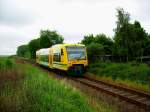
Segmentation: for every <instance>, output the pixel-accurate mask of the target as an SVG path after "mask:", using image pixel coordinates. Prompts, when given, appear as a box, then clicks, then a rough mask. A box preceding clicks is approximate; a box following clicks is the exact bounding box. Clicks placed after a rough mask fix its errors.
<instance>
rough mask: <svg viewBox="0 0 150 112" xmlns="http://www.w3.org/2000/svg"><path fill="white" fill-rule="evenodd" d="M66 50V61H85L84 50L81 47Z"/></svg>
mask: <svg viewBox="0 0 150 112" xmlns="http://www.w3.org/2000/svg"><path fill="white" fill-rule="evenodd" d="M66 48H67V53H68V60H85V59H86V50H85V47H82V46H69V47H66Z"/></svg>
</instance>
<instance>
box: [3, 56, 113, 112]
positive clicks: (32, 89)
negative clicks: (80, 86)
mask: <svg viewBox="0 0 150 112" xmlns="http://www.w3.org/2000/svg"><path fill="white" fill-rule="evenodd" d="M0 65H1V68H0V110H1V112H20V111H23V112H95V111H96V109H95V108H94V107H93V106H91V105H90V103H89V100H88V98H87V96H86V95H85V94H83V93H81V92H80V91H79V90H77V89H75V88H73V87H71V86H70V85H68V84H67V83H65V81H58V80H56V79H54V78H52V77H50V76H49V75H48V74H47V73H46V72H43V71H41V70H39V69H38V68H36V67H33V66H31V65H28V64H16V63H15V62H14V61H11V60H10V59H8V58H0ZM102 105H105V106H103V107H102V112H107V111H106V110H109V112H112V111H113V109H110V108H109V109H107V108H106V109H105V107H107V105H106V104H103V103H102ZM111 110H112V111H111Z"/></svg>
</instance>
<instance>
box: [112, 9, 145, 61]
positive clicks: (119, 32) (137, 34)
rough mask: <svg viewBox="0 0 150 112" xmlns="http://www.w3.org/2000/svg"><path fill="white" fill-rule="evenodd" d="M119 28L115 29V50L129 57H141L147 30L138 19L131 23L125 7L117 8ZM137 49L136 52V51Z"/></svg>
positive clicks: (120, 54)
mask: <svg viewBox="0 0 150 112" xmlns="http://www.w3.org/2000/svg"><path fill="white" fill-rule="evenodd" d="M117 13H118V15H117V18H118V20H117V28H116V29H115V37H114V42H115V47H114V48H115V50H114V51H115V52H114V54H116V55H119V56H126V57H127V61H128V59H132V58H133V57H141V56H143V52H144V43H145V40H146V32H145V30H144V29H143V28H142V27H141V25H140V23H139V22H138V21H135V22H134V23H133V24H132V23H130V15H129V13H126V12H125V11H124V10H123V9H117ZM135 51H136V52H135Z"/></svg>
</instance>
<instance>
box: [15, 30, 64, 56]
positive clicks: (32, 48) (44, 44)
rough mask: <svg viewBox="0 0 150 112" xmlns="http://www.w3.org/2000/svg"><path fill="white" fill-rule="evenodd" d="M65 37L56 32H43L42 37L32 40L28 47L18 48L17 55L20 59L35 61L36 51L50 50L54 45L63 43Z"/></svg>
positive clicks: (41, 32)
mask: <svg viewBox="0 0 150 112" xmlns="http://www.w3.org/2000/svg"><path fill="white" fill-rule="evenodd" d="M63 40H64V38H63V36H62V35H60V34H58V32H56V31H50V30H41V31H40V37H39V38H37V39H33V40H31V41H30V42H29V43H28V44H26V45H21V46H19V47H18V48H17V55H18V56H20V57H25V58H30V59H35V58H36V51H37V50H39V49H42V48H48V47H50V46H52V45H54V44H60V43H63Z"/></svg>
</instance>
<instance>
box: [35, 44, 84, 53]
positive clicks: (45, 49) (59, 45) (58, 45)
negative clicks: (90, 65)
mask: <svg viewBox="0 0 150 112" xmlns="http://www.w3.org/2000/svg"><path fill="white" fill-rule="evenodd" d="M63 46H65V47H66V46H85V45H83V44H55V45H53V46H51V47H63ZM51 47H49V48H51ZM49 48H43V49H39V50H37V51H36V52H41V51H47V50H48V49H49Z"/></svg>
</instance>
